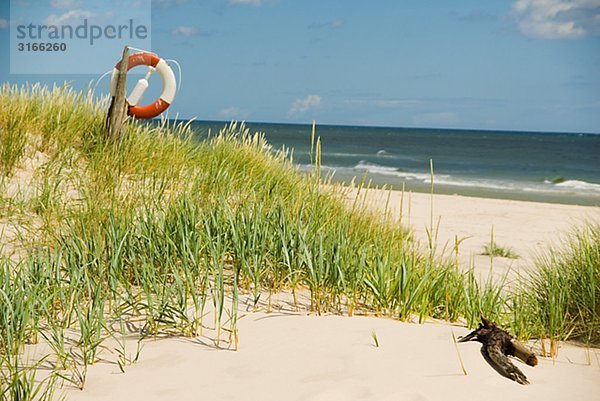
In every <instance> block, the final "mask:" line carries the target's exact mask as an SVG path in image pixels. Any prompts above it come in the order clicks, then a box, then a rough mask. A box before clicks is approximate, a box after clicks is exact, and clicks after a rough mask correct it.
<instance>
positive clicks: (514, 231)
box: [347, 190, 600, 277]
mask: <svg viewBox="0 0 600 401" xmlns="http://www.w3.org/2000/svg"><path fill="white" fill-rule="evenodd" d="M355 194H356V192H355V191H350V192H349V196H348V197H347V200H348V203H349V204H350V203H352V202H354V197H355V196H356V195H355ZM388 195H389V201H388ZM386 203H387V204H388V208H389V210H390V211H391V213H392V215H393V217H394V218H395V219H401V222H402V224H403V225H405V226H409V227H411V228H412V229H413V230H414V233H415V235H416V237H417V238H418V239H419V240H420V241H421V243H422V244H423V245H424V246H426V244H427V243H428V238H427V230H428V229H429V228H430V226H431V216H432V215H433V227H434V232H435V229H436V227H438V233H437V251H438V254H440V253H442V251H444V249H445V251H444V253H445V254H446V255H448V256H450V255H452V252H453V249H454V243H455V238H458V240H459V241H461V240H462V241H461V242H460V244H459V263H460V264H461V266H463V267H470V266H471V265H473V266H474V267H475V269H476V271H477V272H478V273H479V274H481V275H482V276H484V277H485V276H487V275H488V274H489V272H490V266H491V268H492V269H491V270H492V273H493V274H494V276H495V277H500V276H502V275H503V274H504V273H506V272H507V271H508V270H509V269H510V272H512V273H517V272H522V271H523V270H524V269H528V268H531V267H532V266H533V264H534V263H533V262H534V259H535V257H536V256H537V255H539V254H541V253H543V252H544V250H546V249H547V247H548V246H550V245H553V244H554V245H559V246H560V245H562V242H561V241H563V242H564V239H565V236H566V235H568V234H569V233H571V232H572V230H573V229H574V228H576V227H579V226H582V225H583V224H585V222H590V221H596V222H599V221H600V208H599V207H590V206H575V205H559V204H552V203H536V202H523V201H513V200H503V199H484V198H473V197H466V196H459V195H434V197H433V203H432V202H431V196H430V195H429V194H422V193H406V194H405V195H404V201H402V193H401V192H397V191H392V192H391V194H390V191H382V190H370V191H369V192H368V195H367V198H366V202H365V203H364V204H365V206H366V208H367V209H370V210H375V211H378V212H381V211H383V210H384V209H385V206H386ZM401 204H402V212H401V211H400V205H401ZM432 204H433V213H431V210H432V209H431V205H432ZM438 224H439V225H438ZM492 227H493V229H494V241H495V243H496V244H498V245H499V246H502V247H508V248H510V249H512V250H513V251H514V252H515V253H516V254H517V255H518V258H516V259H509V258H502V257H495V258H493V260H492V259H491V258H490V257H489V256H485V255H482V253H483V251H484V246H485V245H486V244H488V243H489V242H490V239H491V232H492Z"/></svg>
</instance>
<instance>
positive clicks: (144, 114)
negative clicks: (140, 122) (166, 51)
mask: <svg viewBox="0 0 600 401" xmlns="http://www.w3.org/2000/svg"><path fill="white" fill-rule="evenodd" d="M128 61H129V63H128V68H127V71H129V70H131V69H132V68H133V67H137V66H139V65H145V66H148V73H147V74H146V76H145V77H144V78H142V79H140V80H139V81H138V83H137V85H136V86H135V88H134V89H133V91H132V92H131V95H129V97H128V98H127V103H128V105H129V107H128V114H129V115H130V116H133V117H135V118H139V119H148V118H153V117H156V116H158V115H159V114H161V113H162V112H164V111H165V110H166V109H167V108H168V107H169V106H170V105H171V103H173V100H174V99H175V93H176V91H177V89H176V87H177V84H176V81H175V74H173V70H172V69H171V67H170V66H169V64H168V63H167V62H166V61H165V60H164V59H162V58H160V57H158V56H157V55H156V54H154V53H149V52H139V53H134V54H131V55H130V56H129V59H128ZM120 65H121V62H120V61H119V62H118V63H117V65H115V68H114V69H113V71H112V76H111V77H110V94H111V96H114V95H115V93H116V88H117V78H118V76H119V66H120ZM155 71H157V72H158V73H159V74H160V76H161V78H162V82H163V90H162V93H161V95H160V97H159V98H158V99H156V100H155V101H154V103H151V104H148V105H145V106H139V105H138V102H139V101H140V100H141V98H142V96H143V94H144V92H145V91H146V89H147V88H148V78H150V75H152V73H154V72H155Z"/></svg>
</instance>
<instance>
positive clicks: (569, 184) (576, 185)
mask: <svg viewBox="0 0 600 401" xmlns="http://www.w3.org/2000/svg"><path fill="white" fill-rule="evenodd" d="M554 185H556V186H557V187H561V188H569V189H578V190H584V191H594V192H596V191H598V192H600V184H593V183H591V182H586V181H580V180H567V181H563V182H559V183H558V184H554Z"/></svg>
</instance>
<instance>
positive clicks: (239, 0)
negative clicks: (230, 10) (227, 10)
mask: <svg viewBox="0 0 600 401" xmlns="http://www.w3.org/2000/svg"><path fill="white" fill-rule="evenodd" d="M228 3H229V4H231V5H238V4H247V5H251V6H260V5H261V4H262V0H228Z"/></svg>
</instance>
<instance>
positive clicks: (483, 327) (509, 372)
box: [458, 317, 538, 384]
mask: <svg viewBox="0 0 600 401" xmlns="http://www.w3.org/2000/svg"><path fill="white" fill-rule="evenodd" d="M467 341H478V342H480V343H482V344H483V347H482V349H481V352H482V354H483V356H484V357H485V359H486V360H487V361H488V363H489V364H490V365H492V367H493V368H494V369H496V371H498V373H500V374H501V375H503V376H505V377H508V378H509V379H511V380H514V381H516V382H517V383H520V384H529V381H528V380H527V377H526V376H525V374H523V372H521V369H519V368H518V367H516V366H515V365H513V363H512V362H511V361H510V359H508V357H509V356H515V357H517V358H519V359H520V360H522V361H523V362H525V363H526V364H527V365H529V366H535V365H537V363H538V361H537V357H536V356H535V355H534V354H533V352H531V351H530V350H529V349H527V347H526V346H525V345H523V344H521V343H520V342H518V341H517V340H516V339H514V338H513V336H511V335H510V334H509V333H508V332H506V331H504V330H502V329H501V328H500V327H498V326H497V325H496V324H495V323H493V322H490V321H488V320H487V319H486V318H484V317H481V324H480V325H479V327H478V328H477V330H474V331H472V332H471V333H469V334H468V335H466V336H465V337H462V338H461V339H459V341H458V342H461V343H463V342H467Z"/></svg>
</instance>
